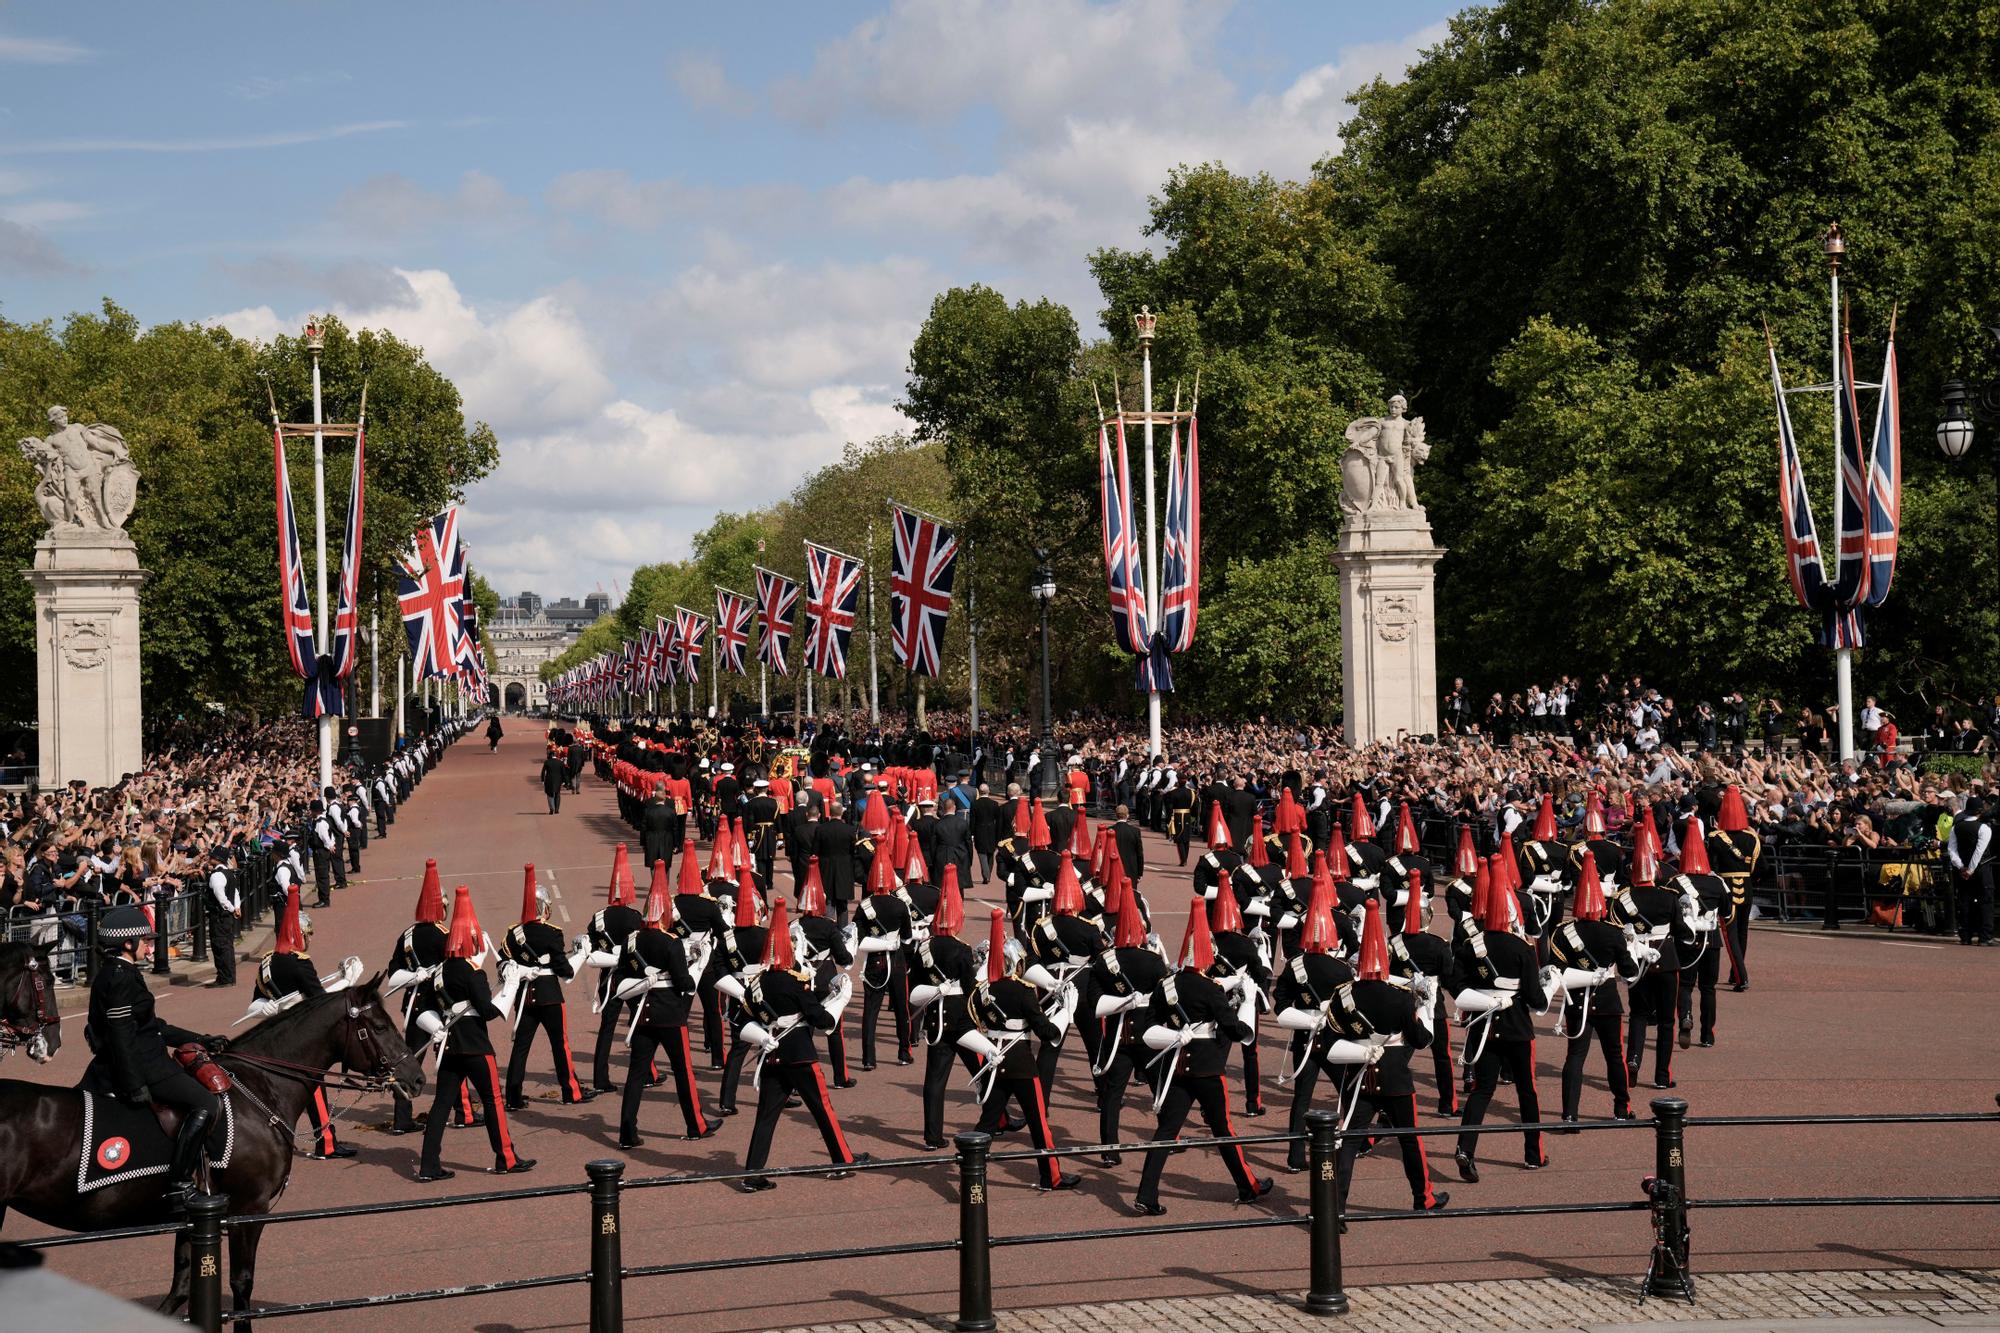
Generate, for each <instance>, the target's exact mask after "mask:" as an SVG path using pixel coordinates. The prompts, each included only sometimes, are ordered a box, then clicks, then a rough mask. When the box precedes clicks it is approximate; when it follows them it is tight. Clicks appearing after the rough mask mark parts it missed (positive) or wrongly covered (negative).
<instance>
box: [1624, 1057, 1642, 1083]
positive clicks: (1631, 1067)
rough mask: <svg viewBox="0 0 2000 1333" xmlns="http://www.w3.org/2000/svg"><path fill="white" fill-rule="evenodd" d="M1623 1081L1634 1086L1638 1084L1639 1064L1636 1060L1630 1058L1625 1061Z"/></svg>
mask: <svg viewBox="0 0 2000 1333" xmlns="http://www.w3.org/2000/svg"><path fill="white" fill-rule="evenodd" d="M1625 1082H1626V1083H1627V1084H1628V1085H1630V1086H1632V1087H1635V1088H1636V1087H1638V1086H1639V1066H1638V1064H1637V1062H1635V1061H1632V1060H1627V1061H1626V1062H1625Z"/></svg>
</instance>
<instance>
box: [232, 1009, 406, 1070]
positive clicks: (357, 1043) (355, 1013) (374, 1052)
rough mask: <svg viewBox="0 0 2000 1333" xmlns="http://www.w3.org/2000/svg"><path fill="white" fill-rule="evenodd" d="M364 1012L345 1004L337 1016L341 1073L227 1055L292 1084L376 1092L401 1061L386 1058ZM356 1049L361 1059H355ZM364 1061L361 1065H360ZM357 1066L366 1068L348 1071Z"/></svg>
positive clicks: (264, 1057)
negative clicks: (339, 1018)
mask: <svg viewBox="0 0 2000 1333" xmlns="http://www.w3.org/2000/svg"><path fill="white" fill-rule="evenodd" d="M366 1012H367V1011H366V1010H365V1009H364V1008H363V1007H362V1006H360V1005H354V1004H349V1005H348V1006H347V1015H346V1017H345V1018H343V1019H341V1050H340V1068H341V1073H340V1074H339V1075H338V1076H337V1077H334V1076H332V1071H331V1070H325V1069H319V1068H316V1067H314V1066H312V1065H308V1064H302V1063H300V1062H299V1061H297V1060H283V1059H280V1058H279V1057H277V1056H275V1055H253V1054H251V1053H250V1052H248V1051H239V1050H234V1049H232V1050H230V1051H229V1052H228V1055H229V1058H230V1059H232V1060H235V1061H238V1062H240V1063H242V1064H245V1065H248V1066H249V1067H250V1068H252V1069H257V1070H261V1071H263V1072H264V1073H267V1074H273V1075H276V1076H277V1077H279V1078H286V1079H290V1080H292V1081H293V1082H295V1083H317V1084H320V1085H321V1086H323V1087H329V1088H339V1089H341V1090H343V1091H346V1092H380V1091H381V1090H382V1089H384V1088H386V1087H388V1086H389V1085H390V1084H391V1083H393V1082H394V1081H395V1071H396V1066H397V1065H398V1064H400V1063H401V1061H392V1060H390V1059H388V1058H387V1057H386V1056H385V1055H384V1054H383V1053H382V1050H381V1047H380V1046H379V1045H378V1044H377V1042H376V1038H375V1031H374V1029H373V1028H372V1027H370V1026H369V1025H368V1024H367V1023H366V1022H364V1021H362V1016H363V1015H364V1014H365V1013H366ZM357 1050H358V1052H360V1053H361V1058H357ZM364 1061H365V1064H364ZM358 1067H365V1068H367V1069H368V1070H369V1072H366V1073H359V1074H357V1073H354V1072H352V1071H353V1070H355V1069H356V1068H358Z"/></svg>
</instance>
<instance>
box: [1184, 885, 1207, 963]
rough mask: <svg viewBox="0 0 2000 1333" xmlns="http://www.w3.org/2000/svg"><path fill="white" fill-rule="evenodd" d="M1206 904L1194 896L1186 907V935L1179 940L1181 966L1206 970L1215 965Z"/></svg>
mask: <svg viewBox="0 0 2000 1333" xmlns="http://www.w3.org/2000/svg"><path fill="white" fill-rule="evenodd" d="M1207 909H1208V904H1207V903H1206V902H1204V901H1203V900H1201V899H1200V898H1196V899H1195V900H1194V906H1192V907H1190V908H1189V909H1188V928H1187V937H1186V938H1185V939H1183V940H1182V941H1181V966H1182V967H1191V968H1193V969H1194V970H1195V971H1197V972H1206V971H1208V969H1210V968H1211V967H1214V966H1215V937H1214V936H1213V935H1211V934H1209V933H1208V910H1207Z"/></svg>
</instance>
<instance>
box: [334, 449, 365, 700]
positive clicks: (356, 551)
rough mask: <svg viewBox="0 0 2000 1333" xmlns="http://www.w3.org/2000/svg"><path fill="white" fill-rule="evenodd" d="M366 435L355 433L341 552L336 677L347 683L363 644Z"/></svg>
mask: <svg viewBox="0 0 2000 1333" xmlns="http://www.w3.org/2000/svg"><path fill="white" fill-rule="evenodd" d="M365 441H366V432H365V430H364V429H363V428H362V427H361V426H359V425H357V426H356V427H355V429H354V479H353V481H352V482H351V483H350V484H349V488H348V492H347V538H346V545H345V546H343V547H342V548H341V551H340V609H339V611H338V612H337V613H336V614H335V615H334V618H333V674H334V677H335V678H336V679H339V680H345V679H346V678H347V677H349V676H351V675H353V674H354V662H355V659H356V657H358V656H359V645H360V641H361V507H362V506H361V502H362V485H363V480H364V478H365V476H366V473H365V472H364V470H363V468H362V463H361V458H362V453H363V451H364V449H365V447H366V444H365Z"/></svg>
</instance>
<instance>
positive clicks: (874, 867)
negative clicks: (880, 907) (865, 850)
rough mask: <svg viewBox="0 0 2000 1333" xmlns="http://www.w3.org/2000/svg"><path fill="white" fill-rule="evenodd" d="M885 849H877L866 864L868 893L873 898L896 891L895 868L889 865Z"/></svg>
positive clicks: (888, 857) (888, 855)
mask: <svg viewBox="0 0 2000 1333" xmlns="http://www.w3.org/2000/svg"><path fill="white" fill-rule="evenodd" d="M889 859H890V854H889V851H888V849H887V848H882V847H878V848H876V850H875V855H874V857H873V859H871V860H870V861H869V862H868V892H869V893H870V894H872V895H874V896H875V897H878V898H879V897H880V896H881V895H883V894H885V893H894V892H895V891H896V868H895V867H894V866H893V865H891V864H890V863H889Z"/></svg>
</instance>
